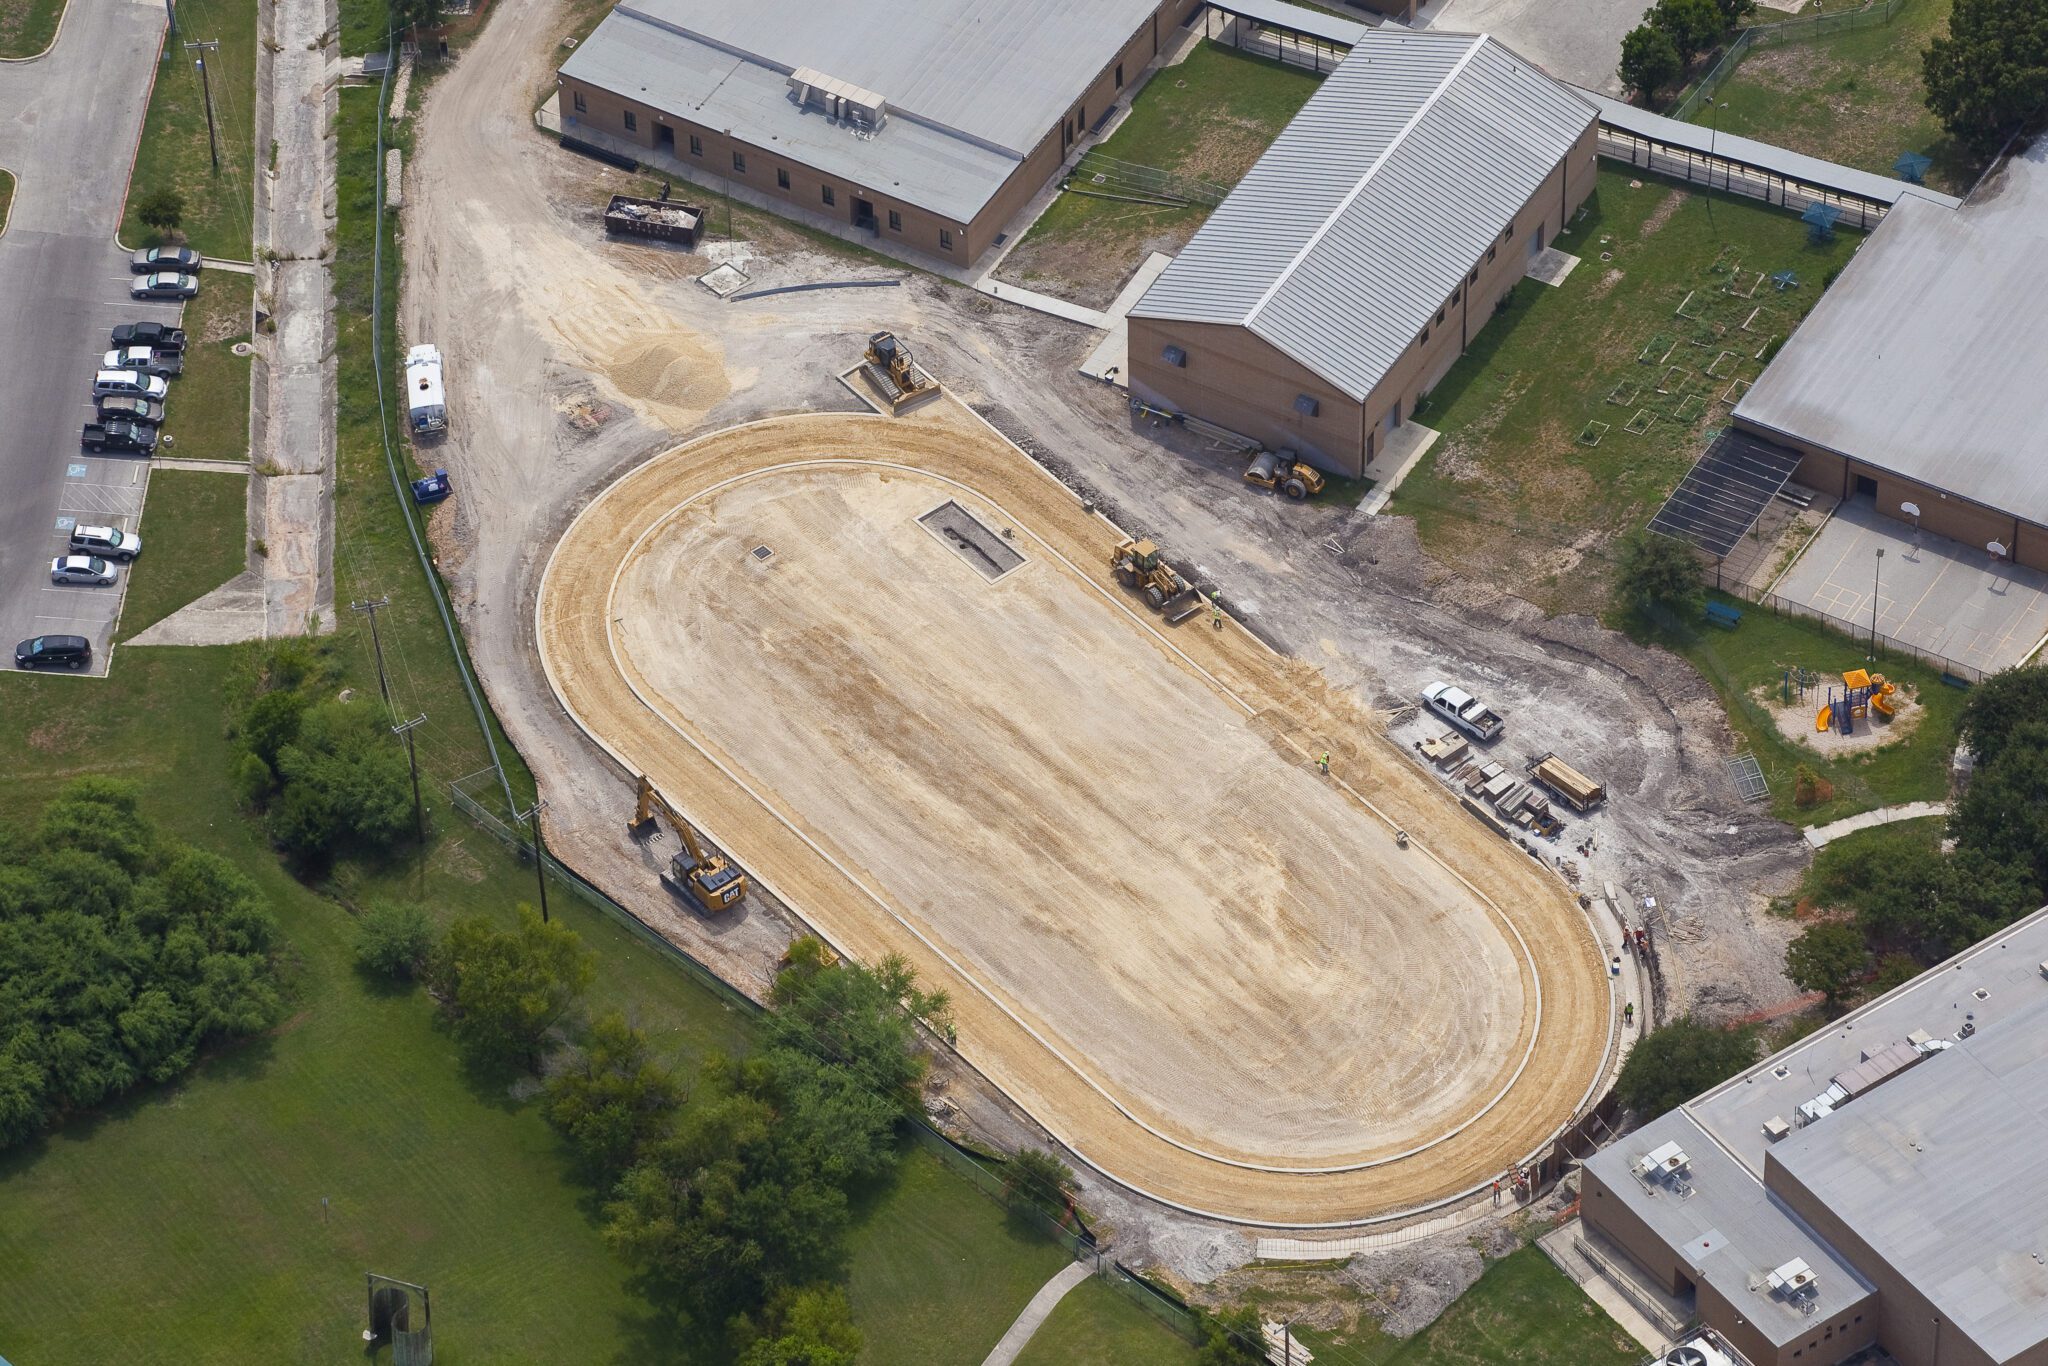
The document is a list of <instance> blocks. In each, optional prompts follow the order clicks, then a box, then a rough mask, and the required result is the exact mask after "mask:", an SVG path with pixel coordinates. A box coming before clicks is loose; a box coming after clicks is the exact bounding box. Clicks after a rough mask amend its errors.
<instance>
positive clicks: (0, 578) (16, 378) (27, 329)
mask: <svg viewBox="0 0 2048 1366" xmlns="http://www.w3.org/2000/svg"><path fill="white" fill-rule="evenodd" d="M163 26H164V11H163V9H162V8H161V7H153V6H147V5H138V4H112V5H73V6H71V8H70V11H69V13H67V15H66V16H65V20H64V26H63V29H62V31H61V33H60V35H59V37H58V40H57V44H56V46H55V48H54V49H52V51H51V52H50V54H49V55H48V56H46V57H43V58H41V59H39V60H37V61H33V62H24V63H7V64H5V65H0V165H5V166H7V167H8V168H9V169H11V170H13V171H14V172H15V174H16V181H17V183H16V189H15V197H14V204H13V208H12V211H11V214H10V216H9V221H8V224H7V230H6V232H5V233H4V234H0V354H4V355H5V356H6V357H7V364H5V365H4V366H0V413H4V414H5V415H6V422H5V424H4V425H0V644H4V645H7V646H10V647H11V646H12V645H13V644H14V643H15V642H16V641H18V640H23V639H26V638H28V637H31V636H37V635H50V634H62V635H82V636H85V637H87V638H89V639H90V640H91V641H92V643H93V666H92V672H93V673H95V674H104V673H105V672H106V669H107V662H108V655H109V649H108V646H109V645H110V643H111V640H112V635H113V627H114V622H115V621H116V620H117V618H118V616H119V613H120V605H121V599H122V596H123V594H124V593H125V591H126V580H127V574H128V567H126V566H124V567H123V570H122V576H121V577H122V582H121V583H120V584H119V585H117V586H114V587H109V588H84V587H61V588H60V587H57V586H55V585H53V584H51V582H50V573H49V569H50V560H51V559H52V558H53V557H55V556H56V555H58V554H60V553H62V551H63V550H64V548H65V546H66V545H67V543H68V536H69V530H70V524H71V523H70V522H69V521H66V520H65V519H71V520H72V521H85V522H87V523H88V524H92V523H98V524H103V525H113V526H115V527H118V528H121V529H124V530H131V529H133V528H134V527H135V525H136V521H137V519H138V518H139V517H140V515H141V512H142V497H143V493H144V491H145V490H146V488H147V487H148V482H149V462H148V460H147V458H145V457H140V456H110V457H107V458H96V457H91V456H86V455H83V454H81V451H80V447H79V439H78V438H79V428H80V427H81V426H82V425H83V424H84V423H85V422H87V421H89V420H90V419H91V417H92V412H93V407H92V403H91V401H90V393H91V388H92V376H93V371H94V370H95V369H97V368H98V364H99V360H100V357H101V355H102V354H103V353H104V352H105V351H106V350H107V348H108V345H109V341H108V333H109V332H110V331H111V330H112V329H113V328H114V327H115V326H116V325H117V324H119V323H123V322H131V321H144V320H158V321H163V322H175V321H176V320H177V319H178V317H179V316H180V313H181V311H182V310H181V309H180V308H179V307H178V306H176V305H174V304H136V303H132V302H130V301H129V299H128V287H129V282H130V279H131V276H130V272H129V270H128V254H127V253H126V252H125V251H124V250H122V248H121V247H120V246H119V244H118V243H116V241H115V240H114V232H115V228H116V225H117V224H118V223H119V221H120V216H121V203H122V198H123V195H124V192H125V187H126V184H127V177H128V167H129V160H130V154H131V151H132V149H133V148H134V147H135V142H136V136H137V133H138V131H139V130H140V128H141V126H142V114H143V105H144V101H145V99H146V97H147V94H148V90H149V82H150V68H151V66H152V64H153V63H154V62H155V61H156V59H157V53H158V39H159V36H160V34H161V33H162V30H163ZM82 148H91V149H94V151H93V153H92V154H91V155H81V153H80V149H82ZM175 389H176V382H175V381H173V394H172V398H171V402H173V403H175V402H176V401H177V396H176V392H175ZM133 568H134V572H137V573H143V574H147V573H148V572H149V561H148V559H147V557H145V558H143V559H141V560H138V561H137V562H136V564H135V565H134V567H133Z"/></svg>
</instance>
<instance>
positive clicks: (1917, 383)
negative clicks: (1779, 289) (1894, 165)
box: [1735, 140, 2048, 569]
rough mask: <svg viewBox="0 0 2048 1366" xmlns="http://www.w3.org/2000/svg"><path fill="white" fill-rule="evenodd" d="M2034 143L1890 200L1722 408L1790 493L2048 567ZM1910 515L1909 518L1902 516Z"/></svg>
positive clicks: (2041, 229) (2043, 199) (2043, 297)
mask: <svg viewBox="0 0 2048 1366" xmlns="http://www.w3.org/2000/svg"><path fill="white" fill-rule="evenodd" d="M2044 263H2048V140H2042V141H2037V142H2036V143H2035V145H2034V147H2033V148H2032V149H2031V150H2029V151H2026V152H2024V153H2022V154H2020V155H2018V156H2015V157H2013V158H2012V159H2011V160H2010V161H2008V162H2007V163H2006V164H2005V165H2004V166H2003V167H2002V168H2000V169H1999V170H1998V171H1996V172H1994V173H1993V174H1992V176H1991V177H1990V178H1988V179H1987V180H1986V182H1985V183H1984V184H1982V185H1980V186H1979V187H1978V188H1977V189H1976V190H1975V191H1974V192H1973V193H1972V194H1971V195H1970V196H1969V198H1968V199H1966V200H1965V201H1964V202H1963V204H1962V207H1960V208H1947V207H1943V206H1942V205H1941V204H1939V203H1938V202H1934V201H1930V200H1927V199H1924V198H1920V197H1917V196H1909V197H1906V198H1902V199H1901V200H1900V201H1899V202H1898V203H1897V204H1896V205H1895V206H1893V208H1892V209H1891V211H1890V212H1889V213H1887V214H1886V215H1885V218H1884V221H1883V223H1881V224H1880V225H1879V226H1878V228H1877V230H1876V231H1875V232H1874V233H1873V234H1872V235H1871V238H1870V241H1869V242H1868V243H1866V244H1865V245H1864V247H1863V248H1862V250H1860V251H1859V252H1857V253H1856V256H1855V258H1854V259H1853V260H1851V261H1850V263H1849V265H1848V267H1847V268H1846V269H1845V270H1843V272H1842V274H1841V276H1840V278H1839V279H1837V280H1836V281H1835V283H1834V284H1833V285H1832V286H1831V287H1830V288H1829V289H1828V291H1827V293H1826V294H1825V295H1824V296H1822V298H1821V301H1820V302H1819V303H1818V304H1817V305H1815V307H1814V309H1813V312H1812V313H1810V314H1808V315H1807V318H1806V320H1805V321H1804V322H1803V323H1801V324H1800V325H1799V328H1798V330H1797V331H1795V332H1794V333H1793V334H1792V336H1791V338H1790V339H1789V340H1788V341H1787V342H1786V343H1785V345H1784V347H1783V349H1781V350H1780V351H1779V352H1778V355H1777V357H1776V358H1775V359H1774V360H1773V361H1772V362H1771V364H1770V366H1769V368H1767V369H1766V370H1765V371H1764V373H1763V376H1762V377H1761V378H1760V379H1758V380H1757V382H1756V384H1755V385H1754V386H1753V387H1752V388H1751V389H1750V390H1749V392H1748V393H1747V394H1746V395H1744V397H1743V399H1742V401H1741V402H1740V403H1739V404H1737V405H1736V408H1735V421H1736V423H1737V425H1739V426H1741V427H1744V428H1747V429H1748V430H1750V431H1752V432H1755V433H1757V434H1759V435H1761V436H1765V437H1768V438H1769V439H1771V440H1773V441H1777V442H1779V443H1781V444H1783V445H1786V446H1789V447H1791V448H1792V449H1793V450H1795V451H1798V452H1799V453H1800V454H1801V456H1802V457H1803V458H1802V459H1801V461H1800V465H1799V468H1798V471H1797V472H1796V473H1795V474H1794V476H1793V478H1794V479H1795V480H1796V481H1797V482H1799V483H1801V484H1805V485H1807V486H1808V487H1810V488H1817V489H1821V490H1823V491H1825V492H1828V493H1833V494H1839V495H1841V496H1843V497H1850V496H1854V495H1857V494H1862V495H1865V496H1874V497H1875V498H1876V500H1877V506H1878V508H1879V510H1880V511H1882V512H1885V513H1887V514H1889V515H1890V516H1893V517H1900V518H1905V519H1909V520H1917V522H1918V524H1919V525H1920V526H1921V527H1924V528H1926V529H1927V530H1929V531H1933V532H1936V533H1938V534H1940V535H1943V536H1948V537H1952V538H1953V539H1955V540H1958V541H1961V542H1963V543H1965V544H1967V545H1971V546H1977V547H1988V546H1990V545H1991V544H1993V543H1996V544H1997V545H1999V546H2000V547H2002V553H2003V554H2004V555H2005V556H2007V557H2009V558H2011V559H2013V560H2015V561H2017V562H2018V563H2020V564H2023V565H2027V566H2028V567H2030V568H2034V569H2048V461H2043V459H2042V457H2041V449H2040V448H2041V442H2042V434H2043V433H2044V432H2048V384H2043V383H2042V376H2043V375H2048V264H2044ZM1908 505H1910V507H1911V508H1917V509H1918V516H1917V519H1916V518H1915V517H1914V514H1913V512H1912V511H1911V510H1910V509H1909V507H1908Z"/></svg>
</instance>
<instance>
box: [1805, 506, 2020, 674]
mask: <svg viewBox="0 0 2048 1366" xmlns="http://www.w3.org/2000/svg"><path fill="white" fill-rule="evenodd" d="M1879 550H1882V551H1883V552H1884V558H1883V560H1882V561H1881V562H1880V561H1879V559H1878V556H1877V552H1878V551H1879ZM1776 592H1777V594H1778V596H1779V597H1782V598H1785V599H1788V600H1789V601H1791V602H1793V603H1795V604H1797V605H1799V606H1802V607H1809V608H1813V609H1815V610H1817V611H1820V612H1823V613H1825V614H1826V615H1828V616H1829V617H1832V618H1834V619H1835V620H1836V621H1838V622H1840V623H1841V625H1842V627H1843V629H1844V630H1846V631H1848V632H1849V633H1850V634H1851V635H1857V636H1861V637H1863V638H1864V639H1866V640H1867V639H1868V638H1869V636H1870V623H1871V613H1870V608H1871V596H1872V593H1873V592H1875V594H1876V596H1877V630H1878V634H1879V635H1881V636H1888V637H1891V638H1892V639H1895V640H1897V641H1899V642H1901V643H1903V644H1905V645H1907V646H1910V647H1912V648H1913V649H1915V650H1920V651H1924V652H1926V653H1928V654H1930V655H1934V656H1937V657H1939V658H1941V659H1946V660H1950V661H1953V662H1955V663H1958V664H1962V665H1964V666H1965V667H1966V668H1968V669H1970V670H1972V671H1974V672H1979V673H1995V672H1997V671H1998V670H2000V669H2006V668H2011V667H2012V666H2013V665H2015V664H2018V663H2019V662H2020V661H2021V660H2023V659H2025V658H2027V656H2028V655H2030V654H2032V653H2033V651H2034V650H2035V648H2036V647H2037V646H2038V645H2039V644H2040V642H2041V640H2042V637H2043V636H2048V574H2042V573H2040V572H2039V571H2037V570H2032V569H2022V568H2020V567H2019V566H2017V565H2013V564H2010V563H2007V562H2005V561H1999V562H1997V563H1993V561H1992V559H1991V556H1990V555H1989V553H1987V552H1986V551H1985V549H1984V548H1983V547H1982V546H1968V545H1964V544H1962V543H1961V542H1959V541H1952V540H1949V539H1948V538H1947V537H1945V536H1936V535H1933V534H1931V533H1929V532H1915V531H1914V529H1913V527H1912V526H1911V525H1910V524H1908V523H1906V522H1901V521H1898V520H1896V519H1894V518H1891V517H1887V516H1885V515H1884V514H1883V513H1881V512H1879V511H1878V510H1877V508H1876V506H1875V505H1874V503H1873V502H1872V500H1871V499H1869V498H1852V499H1850V500H1849V501H1848V502H1846V503H1843V504H1842V505H1841V506H1840V507H1839V508H1837V509H1835V515H1834V517H1833V518H1832V519H1830V520H1829V522H1828V524H1827V526H1826V527H1824V528H1822V530H1821V533H1820V535H1819V536H1817V537H1816V538H1814V542H1813V544H1812V545H1811V546H1809V547H1807V550H1806V553H1805V554H1804V555H1801V556H1800V557H1799V560H1798V562H1797V563H1796V564H1794V565H1793V566H1792V568H1791V569H1789V570H1787V571H1786V573H1785V576H1784V577H1783V578H1781V579H1780V580H1779V581H1778V585H1777V589H1776Z"/></svg>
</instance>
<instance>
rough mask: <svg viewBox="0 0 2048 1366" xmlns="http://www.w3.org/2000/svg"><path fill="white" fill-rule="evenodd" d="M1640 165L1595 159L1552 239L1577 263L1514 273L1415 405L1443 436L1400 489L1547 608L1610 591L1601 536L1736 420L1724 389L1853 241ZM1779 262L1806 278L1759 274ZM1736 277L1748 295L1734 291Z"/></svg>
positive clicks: (1479, 565)
mask: <svg viewBox="0 0 2048 1366" xmlns="http://www.w3.org/2000/svg"><path fill="white" fill-rule="evenodd" d="M1632 179H1633V177H1632V176H1631V174H1630V172H1629V171H1628V170H1626V169H1621V170H1615V169H1610V168H1608V167H1606V166H1604V165H1603V167H1602V169H1601V171H1600V175H1599V182H1598V186H1597V188H1596V190H1595V192H1594V194H1593V196H1592V197H1591V198H1589V199H1588V200H1587V201H1586V207H1585V211H1584V213H1583V214H1582V215H1581V216H1579V217H1577V218H1575V219H1574V220H1573V222H1572V224H1571V227H1570V232H1569V234H1568V235H1566V234H1560V235H1559V236H1558V238H1557V239H1556V245H1557V246H1558V248H1559V249H1560V250H1563V251H1566V252H1569V253H1571V254H1572V255H1574V256H1578V257H1579V258H1580V262H1579V265H1578V267H1577V268H1576V269H1575V270H1574V271H1573V272H1572V274H1571V276H1570V277H1569V278H1568V279H1567V280H1566V281H1565V283H1564V284H1563V285H1562V286H1560V287H1557V288H1551V287H1550V286H1547V285H1544V284H1541V283H1538V282H1536V281H1533V280H1524V281H1523V282H1522V283H1521V284H1520V285H1518V286H1517V287H1516V289H1515V292H1514V293H1513V295H1511V296H1510V303H1509V305H1508V307H1507V308H1506V310H1505V311H1504V312H1503V313H1501V314H1500V315H1499V316H1496V317H1494V318H1492V319H1491V320H1489V321H1488V322H1487V323H1486V325H1485V327H1484V328H1483V329H1482V330H1480V331H1479V333H1478V334H1477V335H1476V336H1474V337H1473V338H1472V341H1471V345H1470V347H1469V348H1468V349H1467V351H1466V353H1465V355H1464V356H1463V357H1462V358H1461V359H1460V360H1459V361H1458V362H1457V364H1455V365H1454V366H1453V367H1452V368H1451V370H1450V372H1449V373H1448V374H1447V375H1445V377H1444V378H1443V380H1442V382H1440V383H1439V384H1438V385H1437V387H1436V390H1435V392H1434V393H1432V394H1431V395H1429V398H1428V401H1427V402H1426V403H1425V404H1423V405H1421V406H1420V407H1418V409H1417V411H1416V413H1415V417H1416V420H1417V421H1419V422H1421V423H1423V424H1424V425H1425V426H1429V427H1433V428H1436V429H1437V430H1439V431H1441V432H1442V433H1443V439H1442V440H1440V441H1438V442H1437V443H1436V445H1435V447H1433V448H1432V449H1431V451H1430V453H1429V454H1428V455H1427V456H1426V457H1424V459H1423V461H1422V463H1421V464H1420V465H1418V466H1417V467H1416V469H1415V471H1414V472H1413V473H1412V474H1410V475H1409V477H1408V479H1407V480H1406V481H1405V482H1404V483H1403V484H1402V485H1401V487H1400V489H1399V491H1397V492H1396V493H1395V495H1394V498H1393V502H1392V504H1391V509H1392V511H1393V512H1394V513H1396V514H1400V515H1405V516H1410V517H1413V518H1414V519H1415V521H1416V525H1417V529H1418V531H1419V532H1420V534H1421V537H1422V541H1423V544H1424V546H1425V547H1426V548H1427V549H1428V550H1429V551H1430V553H1431V554H1433V555H1436V556H1437V557H1439V558H1441V559H1445V560H1448V561H1450V562H1452V563H1454V564H1456V565H1458V566H1459V567H1461V568H1463V569H1465V570H1466V571H1467V572H1468V573H1471V574H1473V575H1475V576H1476V577H1480V578H1484V579H1488V580H1490V581H1492V582H1495V583H1503V584H1512V585H1514V587H1515V591H1516V592H1517V593H1519V594H1521V595H1522V596H1525V597H1527V598H1529V599H1530V600H1532V601H1534V602H1536V603H1537V604H1538V605H1539V606H1542V607H1544V608H1546V609H1548V610H1551V611H1565V610H1586V609H1596V608H1598V607H1599V606H1600V605H1601V604H1603V603H1604V601H1605V600H1606V595H1607V580H1608V576H1609V573H1610V569H1609V564H1608V561H1607V559H1606V556H1605V553H1604V551H1605V546H1606V544H1607V542H1608V541H1609V540H1610V539H1611V538H1612V537H1614V536H1616V535H1619V534H1621V533H1622V532H1625V531H1627V530H1629V529H1631V528H1633V527H1638V526H1641V525H1643V524H1644V523H1645V522H1646V521H1648V519H1649V517H1650V516H1651V514H1652V513H1653V512H1654V511H1655V510H1656V508H1657V507H1658V505H1659V504H1661V503H1662V502H1663V500H1664V498H1665V496H1666V495H1667V494H1668V493H1669V492H1670V491H1671V489H1672V488H1673V486H1675V485H1676V484H1677V483H1678V481H1679V479H1680V478H1681V477H1682V476H1683V475H1684V473H1685V471H1686V470H1687V469H1689V468H1690V467H1691V465H1692V463H1693V461H1694V460H1696V459H1697V458H1698V457H1699V454H1700V451H1701V450H1702V449H1703V448H1704V445H1705V441H1706V434H1707V432H1708V430H1709V429H1710V428H1711V427H1713V426H1715V425H1717V424H1721V423H1725V421H1726V419H1727V413H1728V407H1727V405H1725V404H1724V403H1722V401H1721V400H1722V398H1723V396H1724V395H1725V394H1726V393H1727V392H1728V389H1729V386H1730V385H1732V384H1734V383H1736V382H1737V381H1738V380H1754V379H1755V378H1756V376H1757V375H1758V374H1760V373H1761V372H1762V369H1763V362H1762V361H1761V360H1759V359H1758V357H1757V353H1758V352H1759V351H1762V350H1763V349H1764V348H1765V347H1766V345H1767V344H1768V343H1769V342H1770V341H1771V340H1772V339H1773V338H1782V337H1784V336H1785V335H1786V334H1788V333H1789V332H1790V331H1791V330H1792V328H1793V327H1794V326H1795V325H1796V324H1797V323H1798V321H1799V319H1800V318H1802V317H1804V316H1805V314H1806V312H1807V311H1808V310H1809V309H1811V308H1812V307H1813V305H1814V303H1815V302H1816V301H1817V300H1818V299H1819V297H1820V293H1821V286H1822V280H1823V279H1824V278H1825V277H1826V275H1827V274H1828V272H1829V271H1830V270H1832V269H1833V268H1834V267H1836V266H1839V265H1841V264H1842V263H1843V262H1844V261H1846V260H1848V258H1849V255H1850V253H1851V252H1852V251H1853V250H1854V247H1855V244H1856V242H1857V241H1858V240H1860V238H1859V237H1858V235H1857V234H1855V233H1847V232H1844V233H1838V234H1837V236H1836V240H1834V241H1833V242H1831V243H1828V244H1826V245H1822V246H1814V245H1810V244H1809V243H1808V241H1807V228H1806V226H1805V225H1804V224H1802V223H1801V222H1800V221H1799V219H1798V217H1797V216H1796V215H1793V214H1789V213H1786V212H1785V211H1783V210H1782V209H1775V208H1770V207H1767V206H1765V205H1763V204H1760V203H1758V202H1756V201H1754V200H1742V199H1734V198H1729V197H1726V196H1721V195H1714V196H1711V197H1710V196H1704V195H1698V194H1692V193H1688V192H1686V191H1684V190H1681V189H1678V188H1677V187H1675V186H1673V185H1670V184H1667V183H1664V182H1662V181H1658V180H1654V179H1651V180H1643V181H1640V182H1637V183H1639V184H1640V186H1641V188H1631V182H1632ZM1710 209H1711V213H1710ZM1602 253H1606V254H1608V255H1609V256H1610V257H1611V258H1612V259H1610V260H1604V261H1603V260H1601V259H1600V258H1601V254H1602ZM1784 269H1790V270H1792V271H1794V272H1796V274H1797V276H1798V278H1799V281H1800V284H1799V287H1798V288H1797V289H1793V290H1787V291H1784V292H1780V291H1778V290H1776V289H1775V288H1773V286H1772V284H1771V283H1770V281H1769V280H1768V279H1766V280H1764V281H1763V282H1762V284H1761V285H1760V286H1758V285H1757V275H1758V273H1759V272H1763V273H1765V274H1769V273H1772V272H1776V271H1779V270H1784ZM1738 278H1739V280H1740V286H1741V288H1742V289H1743V290H1745V291H1747V290H1749V289H1750V288H1751V287H1753V286H1754V287H1756V292H1755V293H1754V295H1753V296H1748V297H1745V296H1744V295H1739V294H1730V293H1726V292H1724V286H1727V285H1729V284H1730V283H1731V282H1733V281H1735V280H1737V279H1738ZM1681 308H1682V309H1684V311H1685V316H1680V309H1681ZM1752 315H1753V316H1752ZM1745 324H1747V325H1748V330H1745V327H1744V325H1745ZM1660 387H1662V388H1664V389H1666V390H1668V391H1669V392H1662V393H1660V392H1659V389H1660ZM1631 421H1636V422H1647V423H1648V427H1647V430H1646V431H1644V432H1642V433H1641V434H1635V433H1631V432H1630V431H1629V430H1628V425H1629V424H1630V422H1631ZM1593 424H1605V429H1604V430H1602V429H1601V428H1600V427H1598V426H1594V425H1593ZM1595 436H1597V437H1598V444H1597V445H1591V444H1586V443H1587V442H1589V441H1591V440H1592V439H1593V438H1594V437H1595Z"/></svg>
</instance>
